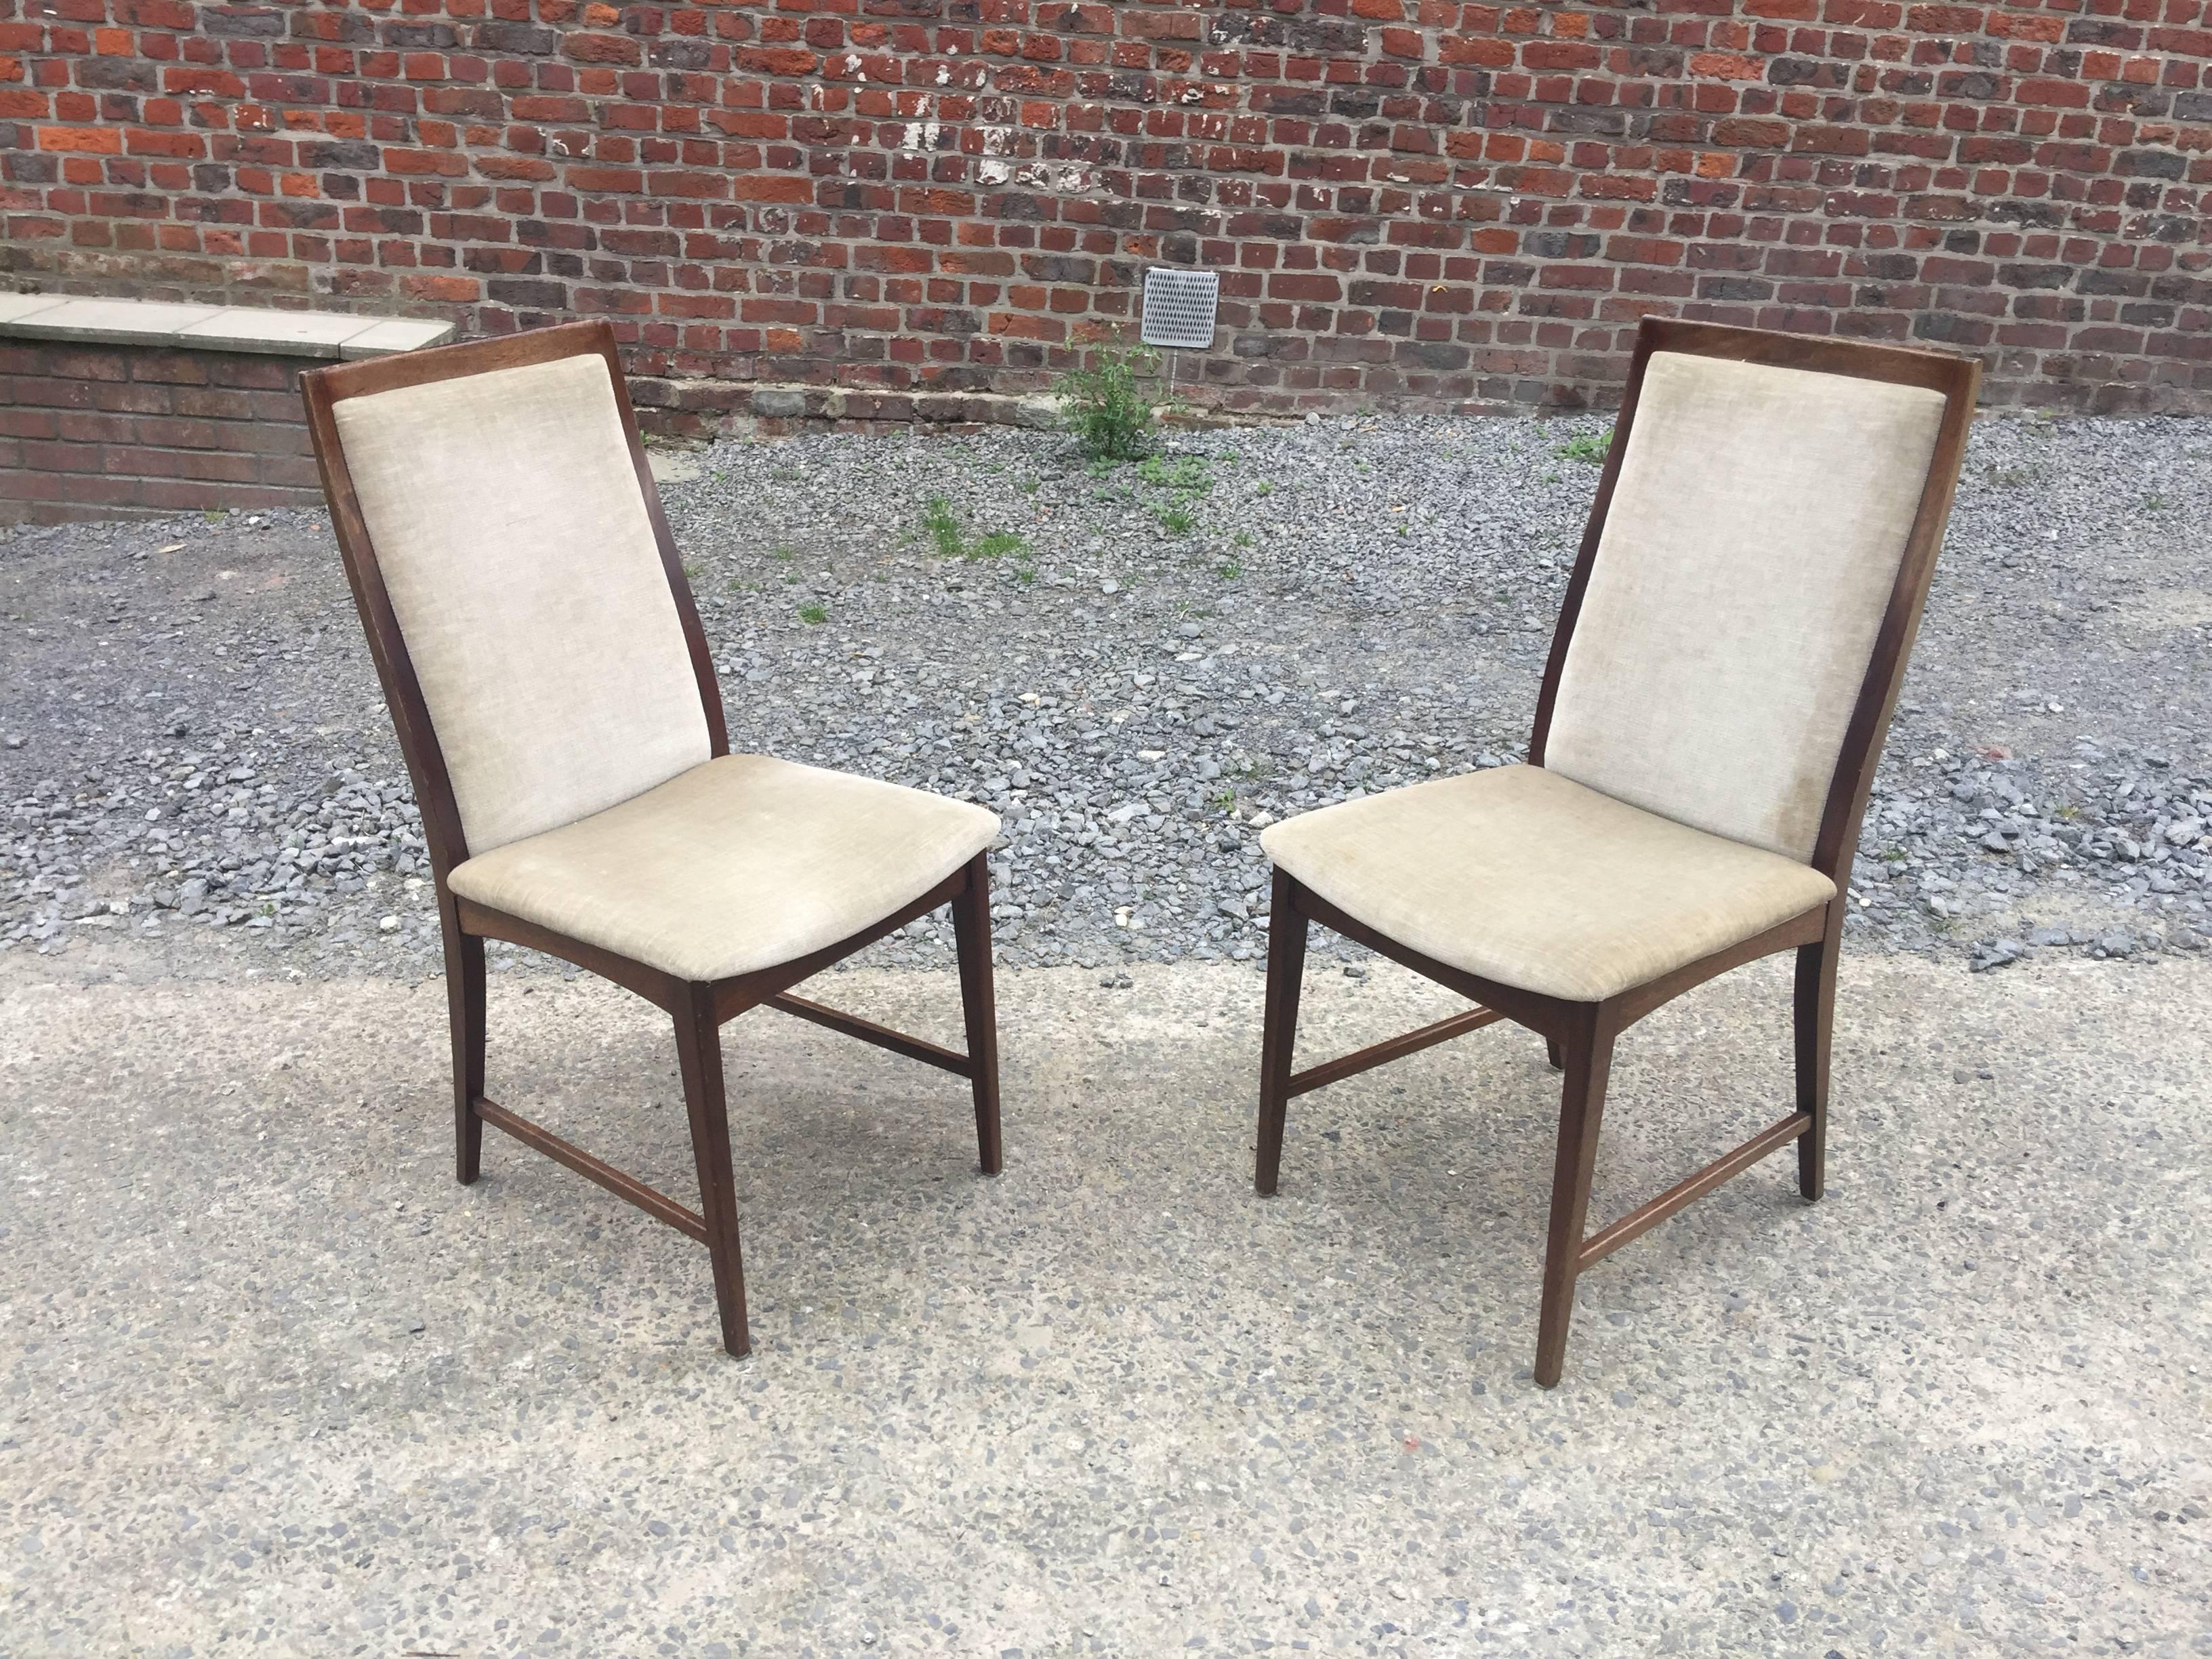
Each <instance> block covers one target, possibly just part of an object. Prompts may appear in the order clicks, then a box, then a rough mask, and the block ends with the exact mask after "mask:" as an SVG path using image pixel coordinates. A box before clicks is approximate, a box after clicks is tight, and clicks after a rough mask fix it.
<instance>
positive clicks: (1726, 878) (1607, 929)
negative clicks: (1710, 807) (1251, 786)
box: [1260, 766, 1835, 1002]
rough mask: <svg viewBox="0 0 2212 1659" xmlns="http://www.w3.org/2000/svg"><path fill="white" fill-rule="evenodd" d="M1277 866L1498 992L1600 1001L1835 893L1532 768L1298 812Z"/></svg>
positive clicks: (1808, 877) (1790, 865)
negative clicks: (1509, 989)
mask: <svg viewBox="0 0 2212 1659" xmlns="http://www.w3.org/2000/svg"><path fill="white" fill-rule="evenodd" d="M1260 844H1261V846H1262V847H1263V848H1266V849H1267V856H1268V857H1269V858H1271V859H1273V860H1274V861H1275V862H1276V863H1277V864H1278V865H1279V866H1281V867H1282V868H1283V869H1285V870H1286V871H1288V872H1290V873H1291V876H1292V877H1293V878H1296V879H1297V881H1299V882H1301V883H1302V884H1304V885H1305V886H1306V887H1308V888H1310V890H1312V891H1314V892H1316V893H1317V894H1319V895H1320V896H1322V898H1323V899H1326V900H1327V901H1328V902H1329V903H1331V904H1334V905H1335V906H1336V907H1337V908H1339V909H1340V910H1342V911H1343V912H1344V913H1345V914H1346V915H1349V916H1351V917H1352V919H1353V920H1354V921H1363V922H1364V923H1366V924H1367V925H1368V926H1369V927H1372V928H1374V929H1375V930H1376V932H1378V933H1383V934H1385V935H1387V936H1388V937H1389V938H1391V939H1395V940H1397V941H1398V942H1399V943H1400V944H1401V945H1407V946H1408V947H1410V948H1411V949H1413V950H1414V951H1419V952H1420V954H1422V955H1423V956H1425V957H1433V958H1434V959H1435V960H1437V961H1438V962H1441V963H1445V964H1446V965H1447V966H1449V967H1453V968H1457V969H1461V970H1462V971H1463V972H1466V973H1470V974H1475V975H1480V976H1481V977H1482V978H1484V979H1487V980H1492V981H1497V982H1498V983H1499V984H1502V985H1511V986H1517V987H1520V988H1521V989H1522V990H1525V991H1534V992H1537V993H1540V994H1542V995H1545V996H1553V997H1564V998H1566V999H1568V1000H1571V1001H1576V1002H1598V1001H1602V1000H1604V999H1605V998H1607V997H1609V996H1612V995H1614V994H1616V993H1619V992H1621V991H1626V990H1628V989H1631V988H1632V987H1635V986H1638V985H1643V984H1645V983H1648V982H1649V981H1651V980H1655V979H1656V978H1658V977H1659V976H1660V975H1662V974H1666V973H1669V972H1671V971H1672V970H1673V969H1676V968H1680V967H1681V966H1683V965H1684V964H1685V963H1691V962H1694V961H1696V960H1697V959H1698V958H1699V957H1705V956H1710V955H1711V954H1712V953H1713V952H1714V951H1723V950H1726V949H1727V948H1728V947H1729V945H1735V944H1737V943H1740V942H1741V941H1742V940H1744V939H1750V938H1752V937H1753V935H1755V934H1758V933H1764V932H1765V931H1766V930H1767V929H1768V928H1770V927H1776V926H1778V924H1780V923H1782V922H1784V921H1788V920H1789V919H1790V917H1792V916H1794V915H1799V914H1801V913H1802V912H1803V911H1806V910H1808V909H1810V908H1813V907H1814V905H1816V904H1820V903H1823V902H1826V901H1827V900H1828V899H1830V898H1832V897H1833V896H1834V895H1835V884H1833V883H1832V882H1831V881H1830V880H1829V879H1828V878H1826V876H1824V875H1822V874H1820V872H1818V871H1817V870H1814V869H1812V868H1811V867H1809V866H1806V865H1804V864H1801V863H1798V862H1797V861H1796V860H1791V859H1786V858H1784V857H1782V856H1780V855H1779V854H1774V853H1769V852H1765V851H1763V850H1761V849H1760V848H1755V847H1745V846H1741V845H1740V844H1738V843H1737V842H1730V841H1723V840H1722V839H1721V838H1720V837H1719V836H1709V835H1707V834H1705V832H1704V831H1703V830H1699V829H1690V828H1689V827H1688V826H1687V825H1685V824H1680V823H1674V822H1673V821H1672V820H1670V819H1668V818H1663V817H1658V816H1657V815H1656V814H1654V813H1650V812H1646V811H1642V810H1640V809H1639V808H1637V807H1634V806H1630V805H1626V803H1624V802H1621V801H1617V800H1613V799H1608V798H1607V797H1606V796H1604V795H1601V794H1600V793H1597V792H1596V791H1595V790H1594V789H1590V788H1588V787H1585V786H1583V785H1582V784H1579V783H1577V782H1575V781H1572V780H1571V779H1569V778H1564V777H1561V776H1560V775H1559V774H1558V773H1556V772H1551V771H1547V770H1544V769H1541V768H1538V767H1533V766H1507V767H1501V768H1499V769H1497V770H1495V771H1489V772H1470V773H1468V774H1465V775H1462V776H1460V777H1454V778H1439V779H1437V780H1436V781H1433V782H1430V783H1417V784H1414V785H1413V786H1412V787H1408V788H1405V789H1394V790H1391V791H1390V792H1389V793H1387V794H1381V795H1370V796H1368V797H1367V798H1365V799H1362V800H1356V801H1346V803H1344V804H1343V805H1340V806H1329V807H1324V808H1322V810H1321V811H1317V812H1308V813H1305V814H1304V815H1303V816H1301V817H1295V818H1289V819H1286V820H1285V821H1284V822H1283V823H1278V824H1275V825H1273V827H1272V828H1270V829H1268V830H1267V832H1266V833H1265V834H1264V835H1262V836H1261V838H1260Z"/></svg>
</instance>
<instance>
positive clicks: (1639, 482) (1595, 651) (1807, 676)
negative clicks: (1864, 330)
mask: <svg viewBox="0 0 2212 1659" xmlns="http://www.w3.org/2000/svg"><path fill="white" fill-rule="evenodd" d="M1978 373H1979V371H1978V367H1977V366H1976V365H1975V364H1974V363H1972V362H1969V361H1967V360H1966V359H1963V358H1957V357H1952V356H1943V355H1939V354H1936V353H1932V352H1922V351H1909V350H1900V349H1894V348H1890V347H1881V346H1868V345H1859V344H1856V343H1842V342H1837V341H1831V340H1815V339H1807V338H1804V337H1799V336H1794V335H1784V334H1772V333H1767V332H1765V331H1754V330H1750V329H1736V328H1723V327H1719V326H1717V325H1709V324H1694V323H1677V322H1670V321H1666V320H1662V319H1646V321H1645V322H1644V325H1643V327H1642V329H1641V330H1640V331H1639V334H1638V343H1637V353H1636V357H1635V361H1634V362H1633V364H1632V368H1631V371H1630V380H1629V386H1628V389H1627V393H1626V398H1625V400H1624V402H1623V404H1622V408H1621V413H1620V420H1619V422H1618V423H1617V424H1616V426H1615V428H1614V434H1613V448H1612V451H1611V453H1610V454H1609V455H1608V456H1607V461H1606V470H1605V474H1604V477H1602V478H1601V481H1600V484H1599V493H1598V498H1597V501H1596V504H1595V507H1593V508H1592V510H1591V514H1590V522H1589V529H1588V531H1587V532H1585V534H1584V536H1583V549H1582V555H1581V557H1580V559H1579V561H1578V562H1577V565H1576V568H1575V574H1574V577H1573V579H1572V580H1571V583H1570V585H1569V589H1568V595H1567V602H1566V605H1565V610H1564V611H1563V612H1562V614H1561V617H1560V619H1559V632H1558V634H1557V635H1556V636H1555V637H1554V639H1553V646H1552V657H1551V662H1550V665H1549V666H1548V668H1547V671H1546V674H1545V680H1544V690H1543V694H1542V697H1541V702H1540V703H1539V706H1538V712H1537V722H1536V732H1535V735H1534V738H1533V740H1532V742H1531V744H1530V753H1531V758H1532V759H1534V760H1537V761H1538V762H1539V763H1541V764H1542V765H1544V766H1546V767H1547V768H1550V769H1553V770H1554V771H1557V772H1559V773H1560V774H1562V775H1565V776H1567V777H1570V778H1572V779H1574V780H1575V781H1577V782H1579V783H1585V784H1588V785H1589V787H1592V788H1594V789H1597V790H1600V791H1601V792H1602V793H1606V794H1608V795H1612V796H1613V797H1615V798H1616V799H1620V800H1625V801H1627V802H1629V803H1630V804H1632V805H1637V806H1641V807H1644V809H1646V810H1647V811H1652V812H1656V813H1659V814H1661V815H1662V816H1663V817H1670V818H1673V819H1675V820H1677V821H1678V822H1680V823H1687V824H1690V825H1692V826H1693V827H1695V828H1697V829H1705V830H1710V831H1711V832H1712V833H1713V834H1715V835H1719V836H1727V837H1728V838H1729V839H1730V840H1732V841H1737V842H1747V843H1748V844H1750V845H1752V846H1755V847H1763V848H1768V849H1770V850H1771V851H1774V852H1778V853H1781V854H1785V855H1786V856H1788V857H1790V858H1794V859H1798V860H1804V861H1807V862H1810V863H1813V864H1815V865H1817V866H1820V867H1821V868H1823V869H1825V870H1827V871H1828V872H1829V873H1831V874H1833V873H1834V872H1835V868H1836V866H1837V865H1838V862H1839V861H1840V857H1847V856H1848V854H1849V850H1850V846H1851V845H1852V844H1853V842H1854V841H1855V839H1856V831H1857V814H1858V813H1859V812H1860V811H1863V810H1864V800H1865V788H1866V784H1867V782H1868V781H1869V779H1870V777H1871V773H1872V765H1873V761H1874V758H1875V756H1876V755H1877V754H1878V753H1879V750H1880V747H1881V734H1882V732H1883V731H1884V730H1885V729H1886V727H1887V723H1888V719H1889V711H1890V708H1891V706H1892V703H1893V701H1894V698H1895V695H1896V690H1897V685H1898V682H1899V679H1900V678H1902V676H1903V673H1904V669H1905V657H1906V655H1907V653H1908V652H1909V650H1910V647H1911V636H1912V633H1913V630H1914V629H1915V627H1916V626H1917V622H1918V618H1919V614H1920V607H1921V603H1922V601H1923V599H1924V598H1925V597H1926V594H1927V590H1928V580H1929V574H1930V573H1931V571H1932V570H1933V568H1934V565H1935V556H1936V548H1937V547H1938V546H1939V545H1940V544H1941V542H1942V533H1943V524H1944V520H1945V518H1946V517H1947V515H1948V512H1949V510H1950V502H1951V495H1952V490H1953V489H1954V485H1955V483H1956V482H1957V478H1958V472H1959V464H1960V457H1961V455H1962V453H1963V451H1964V447H1965V440H1966V426H1967V422H1968V421H1969V420H1970V418H1971V416H1972V410H1973V403H1974V392H1975V386H1976V382H1977V379H1978ZM1839 855H1840V857H1839Z"/></svg>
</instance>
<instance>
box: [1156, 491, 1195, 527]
mask: <svg viewBox="0 0 2212 1659" xmlns="http://www.w3.org/2000/svg"><path fill="white" fill-rule="evenodd" d="M1157 513H1158V518H1159V521H1160V528H1161V529H1163V530H1165V531H1167V532H1169V533H1170V534H1171V535H1176V536H1182V535H1187V534H1188V533H1189V532H1191V531H1193V530H1194V529H1196V528H1197V527H1198V514H1197V513H1194V512H1192V511H1191V510H1190V508H1189V507H1187V506H1185V505H1184V503H1183V499H1182V496H1180V495H1178V496H1177V497H1176V499H1175V500H1173V501H1170V502H1169V503H1168V504H1167V505H1166V506H1165V507H1160V508H1158V509H1157Z"/></svg>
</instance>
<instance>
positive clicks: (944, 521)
mask: <svg viewBox="0 0 2212 1659" xmlns="http://www.w3.org/2000/svg"><path fill="white" fill-rule="evenodd" d="M921 524H922V528H923V529H925V530H927V531H928V532H929V538H930V539H931V540H932V541H933V542H935V543H936V544H937V556H939V558H942V559H957V558H962V557H964V556H966V554H967V551H968V540H967V538H966V537H965V536H964V535H963V533H962V532H961V529H960V520H959V519H958V518H957V516H956V515H955V514H954V513H953V511H952V503H951V502H950V501H946V500H945V497H944V496H942V495H932V496H931V497H930V498H929V505H928V506H927V507H925V508H924V509H923V511H922V515H921Z"/></svg>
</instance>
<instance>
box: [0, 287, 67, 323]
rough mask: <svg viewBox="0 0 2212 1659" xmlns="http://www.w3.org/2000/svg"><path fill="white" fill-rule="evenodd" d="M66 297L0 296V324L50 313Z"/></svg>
mask: <svg viewBox="0 0 2212 1659" xmlns="http://www.w3.org/2000/svg"><path fill="white" fill-rule="evenodd" d="M66 297H67V296H66V295H59V294H0V324H6V323H13V322H17V321H20V320H21V319H23V318H25V317H30V316H35V315H36V314H37V313H40V312H41V311H52V309H53V308H54V307H56V306H58V305H59V304H61V303H62V301H64V298H66Z"/></svg>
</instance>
